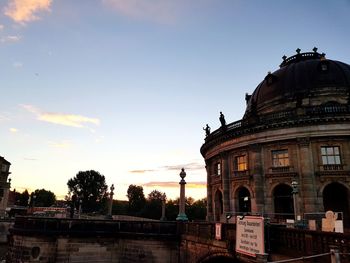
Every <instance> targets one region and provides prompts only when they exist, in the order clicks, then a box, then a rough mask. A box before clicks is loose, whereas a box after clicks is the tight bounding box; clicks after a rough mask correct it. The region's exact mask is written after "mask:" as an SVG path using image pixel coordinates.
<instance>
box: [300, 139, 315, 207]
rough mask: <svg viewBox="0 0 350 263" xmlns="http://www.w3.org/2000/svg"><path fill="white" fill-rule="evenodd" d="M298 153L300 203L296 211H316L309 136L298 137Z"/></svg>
mask: <svg viewBox="0 0 350 263" xmlns="http://www.w3.org/2000/svg"><path fill="white" fill-rule="evenodd" d="M298 153H299V160H298V163H299V189H300V191H299V195H298V196H297V197H298V198H297V199H300V198H301V199H302V200H297V202H298V203H299V204H301V205H300V206H299V207H298V208H299V210H298V211H296V212H297V213H298V214H300V213H301V214H302V213H308V212H315V211H317V210H318V209H317V207H316V204H317V192H316V182H315V172H314V168H313V158H312V148H311V145H310V141H309V138H300V139H298Z"/></svg>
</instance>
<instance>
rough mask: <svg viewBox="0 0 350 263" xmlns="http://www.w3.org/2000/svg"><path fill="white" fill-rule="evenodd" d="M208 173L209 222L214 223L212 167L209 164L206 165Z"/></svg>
mask: <svg viewBox="0 0 350 263" xmlns="http://www.w3.org/2000/svg"><path fill="white" fill-rule="evenodd" d="M205 164H206V166H205V168H206V171H207V221H209V222H212V221H214V217H213V194H212V187H211V174H210V165H209V163H208V162H206V163H205Z"/></svg>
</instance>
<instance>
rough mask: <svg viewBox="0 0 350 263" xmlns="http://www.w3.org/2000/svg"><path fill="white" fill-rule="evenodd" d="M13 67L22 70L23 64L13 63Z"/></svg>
mask: <svg viewBox="0 0 350 263" xmlns="http://www.w3.org/2000/svg"><path fill="white" fill-rule="evenodd" d="M12 66H13V67H14V68H22V67H23V63H22V62H13V64H12Z"/></svg>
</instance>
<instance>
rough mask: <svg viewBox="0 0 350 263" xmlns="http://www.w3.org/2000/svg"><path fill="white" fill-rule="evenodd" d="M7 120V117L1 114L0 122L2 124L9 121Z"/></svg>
mask: <svg viewBox="0 0 350 263" xmlns="http://www.w3.org/2000/svg"><path fill="white" fill-rule="evenodd" d="M9 120H10V118H9V117H7V116H5V115H3V114H0V122H2V121H9Z"/></svg>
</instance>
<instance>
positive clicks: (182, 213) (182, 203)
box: [176, 168, 188, 221]
mask: <svg viewBox="0 0 350 263" xmlns="http://www.w3.org/2000/svg"><path fill="white" fill-rule="evenodd" d="M180 177H181V181H180V183H179V184H180V203H179V214H178V215H177V218H176V220H177V221H188V218H187V215H186V213H185V184H186V182H185V180H184V178H185V177H186V172H185V169H184V168H182V169H181V173H180Z"/></svg>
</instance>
